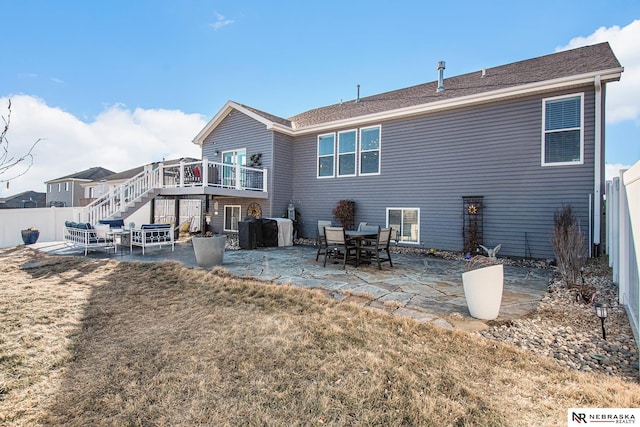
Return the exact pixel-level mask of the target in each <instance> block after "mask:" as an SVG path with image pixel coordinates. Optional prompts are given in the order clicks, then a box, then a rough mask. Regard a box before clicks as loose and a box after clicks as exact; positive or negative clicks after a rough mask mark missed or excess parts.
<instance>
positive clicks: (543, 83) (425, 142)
mask: <svg viewBox="0 0 640 427" xmlns="http://www.w3.org/2000/svg"><path fill="white" fill-rule="evenodd" d="M439 65H441V66H439V73H440V76H439V78H438V80H437V81H432V82H430V83H426V84H420V85H417V86H412V87H409V88H404V89H399V90H395V91H391V92H387V93H382V94H378V95H373V96H367V97H362V98H358V99H355V100H351V101H347V102H341V103H339V104H335V105H330V106H327V107H322V108H317V109H313V110H310V111H307V112H304V113H301V114H298V115H296V116H294V117H291V118H288V119H284V118H280V117H277V116H274V115H272V114H268V113H265V112H262V111H259V110H257V109H255V108H251V107H249V106H246V105H242V104H239V103H236V102H232V101H229V102H227V103H226V104H225V105H224V106H223V107H222V109H221V110H220V111H219V112H218V113H217V114H216V115H215V116H214V117H213V118H212V119H211V121H210V122H209V123H208V124H207V125H206V126H205V128H204V129H202V131H201V132H200V133H199V134H198V135H197V136H196V138H195V139H194V143H197V144H199V145H200V146H201V147H202V157H203V159H207V161H209V162H216V164H217V165H247V164H250V163H251V160H253V163H254V166H256V167H257V168H259V169H263V170H264V171H265V174H264V175H263V176H264V177H265V179H266V183H265V187H264V188H265V190H264V191H262V192H255V191H244V192H240V191H238V192H235V193H231V192H226V193H225V192H223V191H222V190H220V191H219V190H216V189H213V190H212V189H210V188H209V189H205V190H204V191H203V193H204V194H208V195H210V198H209V203H208V207H209V212H210V214H211V215H212V220H211V225H212V227H213V229H214V230H216V231H235V230H237V221H238V220H240V219H242V218H243V217H245V216H247V210H248V209H252V210H253V209H255V207H256V204H259V205H260V208H261V210H262V215H263V216H266V217H270V216H271V217H279V216H282V215H283V214H285V213H286V212H287V206H288V205H289V203H294V204H295V207H296V208H297V210H298V211H299V212H300V217H299V218H298V219H299V227H300V235H301V236H307V237H313V236H315V234H316V224H317V220H319V219H324V220H326V219H332V217H333V215H332V210H333V208H334V207H335V205H336V203H337V202H338V201H339V200H341V199H350V200H354V201H355V203H356V223H358V222H361V221H366V222H369V223H371V224H378V225H381V226H392V227H393V228H394V229H395V231H398V232H399V239H400V241H401V244H404V245H412V246H421V247H426V248H437V249H445V250H452V251H462V250H463V249H464V247H465V239H473V238H474V237H475V238H476V240H477V242H478V243H483V244H484V245H485V246H490V247H493V246H495V245H497V244H502V250H501V251H500V254H501V255H509V256H524V257H533V258H549V257H553V251H552V247H551V242H550V239H551V236H552V234H553V224H554V212H555V211H556V210H558V209H560V208H561V207H562V206H563V205H564V204H570V205H571V206H572V208H573V211H574V213H575V214H576V215H577V217H578V218H579V220H580V223H581V226H582V230H583V231H584V233H585V236H586V237H587V239H588V241H589V243H590V245H589V249H590V250H591V252H592V253H594V254H595V253H599V252H601V251H602V249H601V248H600V245H601V243H602V242H603V241H604V239H603V233H604V227H603V226H602V224H603V212H602V211H601V201H602V196H603V192H604V152H605V151H604V147H605V126H604V124H605V97H606V86H607V84H608V83H610V82H614V81H618V80H619V79H620V77H621V73H622V72H623V68H622V67H621V65H620V63H619V62H618V60H617V59H616V57H615V55H614V53H613V51H612V50H611V48H610V46H609V44H608V43H601V44H597V45H592V46H587V47H582V48H578V49H573V50H569V51H564V52H559V53H554V54H551V55H547V56H542V57H538V58H534V59H529V60H525V61H520V62H515V63H512V64H507V65H502V66H498V67H491V68H486V69H482V70H478V71H477V72H473V73H469V74H464V75H460V76H454V77H447V78H445V77H444V76H443V73H444V63H442V64H439ZM435 76H437V74H436V71H435V70H434V77H435ZM329 89H330V88H327V90H329ZM205 166H206V164H205ZM237 170H240V168H237ZM267 172H268V173H267ZM236 176H240V175H236ZM219 178H221V179H222V180H226V179H231V178H232V177H231V176H230V175H228V174H226V175H225V174H224V173H223V175H222V176H219ZM210 182H211V181H210ZM474 224H475V226H474ZM474 233H475V234H474ZM470 234H472V235H471V236H470Z"/></svg>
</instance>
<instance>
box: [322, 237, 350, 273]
mask: <svg viewBox="0 0 640 427" xmlns="http://www.w3.org/2000/svg"><path fill="white" fill-rule="evenodd" d="M324 239H325V241H324V248H325V249H324V266H325V267H326V266H327V258H329V256H330V255H331V257H332V258H336V259H340V258H342V267H343V268H345V269H346V268H347V261H350V260H353V261H354V262H355V263H356V267H357V261H358V246H356V244H355V243H354V242H353V241H352V240H349V239H347V236H346V235H345V234H344V227H325V228H324Z"/></svg>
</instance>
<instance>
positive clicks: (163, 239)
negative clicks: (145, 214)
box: [129, 224, 175, 255]
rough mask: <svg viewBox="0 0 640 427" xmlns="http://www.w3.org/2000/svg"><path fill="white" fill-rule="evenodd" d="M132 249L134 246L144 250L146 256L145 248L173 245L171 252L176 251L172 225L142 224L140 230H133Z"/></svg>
mask: <svg viewBox="0 0 640 427" xmlns="http://www.w3.org/2000/svg"><path fill="white" fill-rule="evenodd" d="M129 241H130V246H131V247H130V249H131V250H133V247H134V246H139V247H141V248H142V255H144V250H145V248H148V247H151V246H162V245H169V244H170V245H171V250H172V251H173V250H175V244H174V231H173V227H172V225H171V224H142V225H141V226H140V228H133V229H131V238H130V240H129Z"/></svg>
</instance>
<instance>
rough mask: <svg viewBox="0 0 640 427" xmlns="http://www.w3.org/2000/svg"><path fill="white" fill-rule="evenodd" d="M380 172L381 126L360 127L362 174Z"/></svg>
mask: <svg viewBox="0 0 640 427" xmlns="http://www.w3.org/2000/svg"><path fill="white" fill-rule="evenodd" d="M379 173H380V126H375V127H370V128H364V129H360V175H376V174H379Z"/></svg>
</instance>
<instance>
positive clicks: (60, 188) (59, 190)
mask: <svg viewBox="0 0 640 427" xmlns="http://www.w3.org/2000/svg"><path fill="white" fill-rule="evenodd" d="M60 192H62V183H61V182H59V183H58V193H60Z"/></svg>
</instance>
